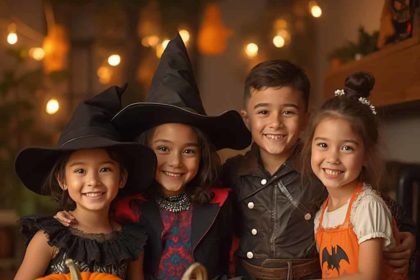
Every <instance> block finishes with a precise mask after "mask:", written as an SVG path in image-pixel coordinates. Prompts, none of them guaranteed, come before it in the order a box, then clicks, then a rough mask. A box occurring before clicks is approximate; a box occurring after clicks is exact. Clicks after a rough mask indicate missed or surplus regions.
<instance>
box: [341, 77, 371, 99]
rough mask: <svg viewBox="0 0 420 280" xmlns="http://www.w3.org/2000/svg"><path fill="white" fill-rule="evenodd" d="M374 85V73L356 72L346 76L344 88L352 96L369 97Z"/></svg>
mask: <svg viewBox="0 0 420 280" xmlns="http://www.w3.org/2000/svg"><path fill="white" fill-rule="evenodd" d="M374 85H375V78H374V77H373V75H371V74H370V73H367V72H356V73H353V74H351V75H350V76H348V77H347V78H346V80H345V81H344V90H345V91H346V93H348V94H350V95H352V96H355V97H365V98H368V97H369V95H370V91H371V90H372V89H373V86H374Z"/></svg>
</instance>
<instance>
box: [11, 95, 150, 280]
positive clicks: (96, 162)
mask: <svg viewBox="0 0 420 280" xmlns="http://www.w3.org/2000/svg"><path fill="white" fill-rule="evenodd" d="M121 93H122V90H121V89H119V88H117V87H112V88H109V89H108V90H106V91H104V92H103V93H101V94H99V95H97V96H95V97H93V98H91V99H90V100H87V101H85V102H83V103H81V104H80V105H79V106H78V107H77V109H76V111H75V113H74V115H73V117H72V119H71V121H70V122H69V124H68V125H67V127H66V128H65V130H64V132H63V133H62V135H61V137H60V140H59V141H58V145H57V146H56V147H53V148H36V147H30V148H26V149H24V150H23V151H21V152H20V153H19V155H18V156H17V159H16V163H15V167H16V172H17V175H18V176H19V178H20V179H21V180H22V182H23V184H24V185H25V186H26V187H27V188H29V189H30V190H32V191H34V192H35V193H38V194H41V195H50V196H52V197H53V198H55V199H56V200H58V201H59V202H60V204H61V207H62V209H64V210H68V211H70V212H71V214H72V215H73V216H74V217H75V218H76V219H77V221H78V223H77V225H72V226H71V227H65V226H63V225H62V224H60V223H59V222H58V221H56V220H55V219H54V218H53V217H34V216H33V217H26V218H23V219H22V230H23V233H24V234H25V235H26V237H28V240H29V241H28V244H27V248H26V252H25V256H24V259H23V262H22V264H21V266H20V267H19V269H18V271H17V274H16V276H15V278H14V279H15V280H33V279H34V278H37V277H41V276H44V275H47V274H63V273H68V270H67V268H66V265H65V260H66V259H67V258H71V259H73V260H74V262H75V264H76V265H77V266H78V267H79V269H80V270H81V271H87V272H102V273H108V274H113V275H116V276H118V277H120V278H121V279H143V274H142V265H143V246H144V244H145V241H146V235H145V233H144V230H143V229H142V228H141V227H140V226H139V225H134V224H133V225H129V224H127V225H120V224H119V223H117V222H116V220H115V219H114V217H112V216H111V215H110V209H111V207H112V202H113V200H114V199H115V198H116V197H117V195H119V193H124V194H135V193H139V192H140V191H142V190H144V189H145V188H146V187H147V186H149V185H150V184H151V183H152V180H153V176H154V171H155V164H156V158H155V156H154V154H153V152H152V151H151V150H150V149H148V148H146V147H144V146H143V145H141V144H138V143H133V142H121V141H120V140H119V138H120V137H119V135H118V133H117V131H116V130H115V128H114V126H113V125H112V124H111V122H110V120H111V117H112V116H113V115H114V114H115V112H117V111H118V110H120V108H121V102H120V98H121V96H120V95H121Z"/></svg>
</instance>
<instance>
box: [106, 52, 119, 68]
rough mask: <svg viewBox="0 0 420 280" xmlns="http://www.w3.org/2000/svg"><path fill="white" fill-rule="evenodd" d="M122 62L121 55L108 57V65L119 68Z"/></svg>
mask: <svg viewBox="0 0 420 280" xmlns="http://www.w3.org/2000/svg"><path fill="white" fill-rule="evenodd" d="M120 62H121V56H120V55H119V54H111V55H110V56H109V57H108V64H109V65H111V66H118V65H119V64H120Z"/></svg>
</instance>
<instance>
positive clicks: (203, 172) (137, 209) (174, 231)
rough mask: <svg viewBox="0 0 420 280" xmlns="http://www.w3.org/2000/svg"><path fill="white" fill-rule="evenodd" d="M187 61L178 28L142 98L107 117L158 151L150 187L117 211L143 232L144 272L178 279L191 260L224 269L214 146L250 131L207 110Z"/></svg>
mask: <svg viewBox="0 0 420 280" xmlns="http://www.w3.org/2000/svg"><path fill="white" fill-rule="evenodd" d="M191 68H192V67H191V63H190V61H189V58H188V55H187V51H186V48H185V46H184V43H183V41H182V39H181V37H180V36H179V35H178V36H177V37H176V38H175V39H174V40H171V41H170V42H169V44H168V46H167V47H166V49H165V51H164V53H163V55H162V58H161V61H160V64H159V66H158V68H157V70H156V73H155V75H154V78H153V81H152V86H151V89H150V91H149V94H148V96H147V98H146V102H138V103H134V104H130V105H128V106H127V107H125V108H124V109H123V110H121V111H120V112H119V113H117V114H116V115H115V116H114V118H113V120H112V123H113V124H114V125H115V126H116V127H117V129H118V130H119V131H120V133H121V134H122V135H124V136H125V137H126V138H127V139H137V141H138V142H140V143H142V144H145V145H147V146H149V147H150V148H151V149H152V150H153V151H154V152H155V154H156V156H157V169H156V174H155V184H154V187H152V188H150V191H149V192H148V193H147V195H146V196H141V197H140V196H137V197H133V196H131V197H127V198H125V199H124V200H123V201H121V203H119V204H118V206H117V211H116V216H117V217H119V218H120V219H122V220H125V219H128V220H130V221H138V222H139V223H141V224H142V225H144V228H145V229H146V231H147V235H148V242H147V244H146V247H145V257H144V275H145V278H146V279H181V276H182V275H183V273H184V271H185V270H186V269H187V268H188V266H189V265H190V264H192V263H193V262H200V263H201V264H203V265H204V266H205V267H206V269H207V272H208V276H209V279H213V278H214V277H217V276H221V275H226V274H228V266H229V252H230V247H231V240H232V227H231V225H232V206H231V196H230V195H229V190H228V189H223V188H214V187H215V186H217V177H218V171H219V168H220V161H219V157H218V155H217V153H216V151H217V150H219V149H223V148H231V149H244V148H246V147H247V146H248V145H249V144H250V142H251V137H250V134H249V132H248V130H247V128H246V127H245V125H244V123H243V121H242V119H241V116H240V115H239V113H238V112H236V111H228V112H225V113H223V114H221V115H219V116H207V115H206V113H205V111H204V108H203V105H202V102H201V99H200V95H199V92H198V89H197V86H196V84H195V80H194V77H193V73H192V69H191ZM62 214H64V213H62ZM60 217H61V218H62V219H63V222H66V221H65V218H64V217H65V215H60Z"/></svg>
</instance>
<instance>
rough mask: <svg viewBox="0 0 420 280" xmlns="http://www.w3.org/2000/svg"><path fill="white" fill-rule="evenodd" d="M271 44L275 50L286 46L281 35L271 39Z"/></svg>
mask: <svg viewBox="0 0 420 280" xmlns="http://www.w3.org/2000/svg"><path fill="white" fill-rule="evenodd" d="M273 44H274V46H275V47H276V48H282V47H284V45H285V44H286V40H285V39H284V38H283V36H281V35H276V36H274V37H273Z"/></svg>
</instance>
